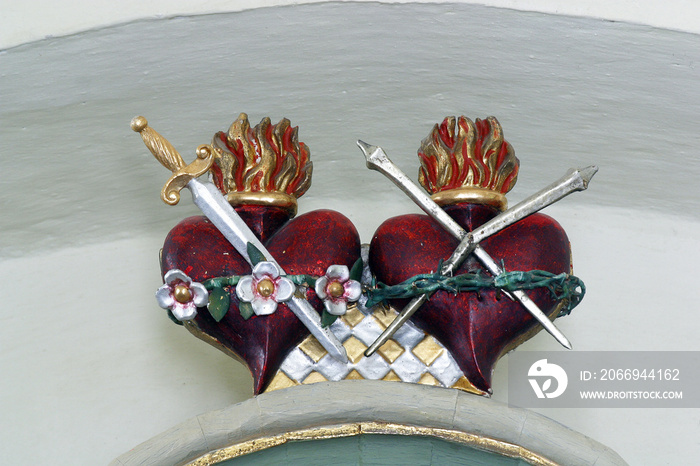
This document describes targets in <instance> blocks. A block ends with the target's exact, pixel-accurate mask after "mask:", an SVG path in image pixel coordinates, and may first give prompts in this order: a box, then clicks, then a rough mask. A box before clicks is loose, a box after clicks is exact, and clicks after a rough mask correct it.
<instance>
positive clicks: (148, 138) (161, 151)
mask: <svg viewBox="0 0 700 466" xmlns="http://www.w3.org/2000/svg"><path fill="white" fill-rule="evenodd" d="M131 128H132V129H133V130H134V131H136V132H137V133H139V134H141V138H142V139H143V142H144V143H145V144H146V147H147V148H148V149H149V151H150V152H151V153H152V154H153V155H154V156H155V158H156V159H157V160H158V161H159V162H160V163H161V164H162V165H163V166H165V167H166V168H168V169H169V170H171V171H172V172H173V175H172V177H171V178H170V180H168V182H167V183H166V184H165V186H164V187H163V190H162V192H161V198H162V199H163V201H165V202H166V203H167V204H170V205H175V204H177V203H178V201H179V199H180V195H179V192H180V190H182V189H183V188H185V187H186V188H188V189H189V190H190V192H191V193H192V200H193V202H194V204H195V205H196V206H197V207H199V209H200V210H201V211H202V213H203V214H204V215H205V216H206V217H207V218H208V219H209V220H210V221H211V222H212V223H213V224H214V226H216V228H217V229H218V230H219V231H220V232H221V234H222V235H223V236H224V237H225V238H226V239H227V240H228V241H229V242H230V243H231V245H232V246H233V247H234V248H235V249H236V251H238V253H239V254H240V255H241V256H242V257H243V258H244V259H245V260H246V261H247V262H248V263H249V264H251V266H252V265H253V263H252V260H251V258H250V256H249V255H248V243H251V244H253V245H254V246H255V247H256V248H257V249H258V250H259V251H260V252H261V253H262V254H263V255H264V256H265V257H266V258H267V260H268V261H270V262H274V263H275V264H276V265H277V266H278V267H279V268H280V271H281V273H282V274H284V270H282V267H280V265H279V264H278V263H277V261H275V259H274V258H273V257H272V255H271V254H270V252H269V251H268V250H267V248H265V246H264V245H263V244H262V243H261V242H260V240H258V238H257V237H256V236H255V234H254V233H253V232H252V231H251V230H250V228H249V227H248V225H246V223H245V222H244V221H243V219H241V217H240V216H239V215H238V213H237V212H236V211H235V210H234V209H233V207H231V204H229V202H228V201H227V200H226V198H224V196H223V195H222V194H221V192H220V191H219V189H218V188H217V187H216V186H214V185H213V184H212V183H210V182H201V181H199V180H197V177H198V176H200V175H202V174H204V173H205V172H206V171H207V170H208V169H209V168H210V167H211V164H212V162H213V149H212V147H211V146H209V145H206V144H205V145H202V146H200V147H199V148H198V149H197V159H195V160H194V161H193V162H192V163H191V164H189V165H186V164H185V162H184V160H183V159H182V156H181V155H180V154H179V153H178V151H177V150H176V149H175V148H174V147H173V146H172V145H171V144H170V143H169V142H168V141H167V140H166V139H165V138H164V137H163V136H161V135H160V134H158V133H157V132H156V131H155V130H154V129H152V128H150V127H149V126H148V121H147V120H146V119H145V118H144V117H135V118H134V119H133V120H132V121H131ZM357 144H358V146H359V147H360V149H361V150H362V152H363V153H364V155H365V158H366V159H367V167H368V168H370V169H373V170H377V171H379V172H381V173H382V174H384V175H385V176H387V177H388V178H389V179H390V180H391V181H393V182H394V183H395V184H396V185H397V186H398V187H399V188H401V190H403V191H404V192H405V193H406V194H408V196H409V197H410V198H411V199H412V200H413V201H414V202H415V203H416V204H418V206H419V207H420V208H421V209H423V210H424V211H425V212H426V213H427V214H428V215H430V216H431V217H432V218H433V219H435V220H436V221H437V222H438V223H439V224H440V225H441V226H442V227H443V228H445V230H447V231H448V232H449V233H451V234H452V235H453V236H455V237H456V238H458V239H460V240H461V242H460V244H459V246H457V249H455V251H454V252H453V253H452V256H450V258H449V259H448V260H447V261H446V262H444V263H443V265H442V268H441V269H440V273H441V274H442V275H448V274H451V273H452V272H453V271H454V270H455V269H457V268H458V267H459V266H460V264H461V263H462V262H463V261H464V259H466V258H467V257H468V256H469V255H470V254H472V253H473V254H474V255H475V256H476V257H477V259H479V260H480V261H481V262H482V263H483V264H484V266H485V267H486V268H487V269H488V270H489V271H490V272H491V273H492V274H494V275H500V274H502V273H503V270H502V269H501V267H500V266H499V265H498V264H497V263H496V261H495V260H494V259H493V258H492V257H491V256H490V255H489V254H488V253H487V252H486V251H485V250H484V249H483V248H482V247H481V246H480V245H479V242H481V241H482V240H484V239H485V238H488V237H489V236H491V235H492V234H494V233H496V232H498V231H500V230H502V229H504V228H505V227H507V226H509V225H511V224H513V223H515V222H517V221H518V220H521V219H523V218H525V217H527V216H528V215H530V214H533V213H535V212H537V211H539V210H540V209H543V208H544V207H546V206H548V205H550V204H553V203H554V202H556V201H558V200H560V199H562V198H563V197H565V196H567V195H569V194H571V193H572V192H574V191H583V190H584V189H586V188H587V187H588V182H589V181H590V180H591V178H592V177H593V175H595V173H596V172H597V171H598V167H595V166H590V167H586V168H583V169H580V170H571V171H570V172H569V173H567V174H566V175H565V176H564V177H563V178H561V179H560V180H558V181H556V182H554V183H553V184H551V185H550V186H548V187H546V188H544V189H543V190H541V191H539V192H537V193H536V194H534V195H532V196H530V197H529V198H527V199H525V200H524V201H522V202H520V203H518V204H517V205H515V206H513V207H512V208H510V209H508V210H506V211H505V212H502V213H501V214H500V215H498V216H496V217H495V218H493V219H491V220H490V221H488V222H487V223H485V224H484V225H482V226H481V227H479V228H477V229H475V230H474V231H472V232H467V231H465V230H464V229H463V228H462V227H461V226H459V225H458V224H457V222H455V221H454V220H453V219H452V218H451V217H450V216H449V215H447V213H446V212H445V211H443V210H442V209H441V208H440V206H438V205H437V204H436V203H435V202H434V201H433V200H432V199H430V197H429V196H428V195H427V194H425V193H424V192H423V191H421V190H420V188H418V186H416V185H415V184H414V183H413V182H412V181H411V180H410V179H409V178H408V177H407V176H406V175H405V174H404V173H403V172H402V171H401V170H399V168H398V167H397V166H396V165H394V164H393V162H392V161H391V160H389V157H387V155H386V153H384V150H383V149H382V148H381V147H377V146H371V145H369V144H367V143H365V142H362V141H357ZM504 293H505V294H506V295H507V296H508V297H510V298H511V299H515V300H518V301H519V302H520V303H522V305H523V306H524V307H525V308H526V309H527V310H528V312H530V313H531V314H532V315H533V317H535V319H537V320H538V321H539V322H540V323H541V324H542V326H543V327H544V328H545V329H546V330H547V331H548V332H549V333H550V334H552V335H553V336H554V337H555V338H556V339H557V341H559V342H560V343H561V344H562V345H564V346H565V347H566V348H568V349H571V343H570V342H569V340H568V339H567V338H566V337H565V336H564V334H563V333H561V331H560V330H559V329H558V328H557V327H556V326H555V325H554V324H553V323H552V322H551V321H550V320H549V318H547V316H546V315H545V314H544V312H542V310H540V309H539V307H538V306H537V304H535V303H534V302H533V301H532V300H531V299H530V298H529V297H528V296H527V294H525V292H523V291H522V290H518V291H514V292H512V293H508V292H506V291H504ZM429 297H430V296H429V294H424V295H421V296H419V297H417V298H414V299H413V300H412V301H411V302H410V303H409V304H408V305H407V306H406V307H405V308H404V309H403V310H402V311H401V313H400V314H399V315H398V316H397V317H396V319H394V321H393V322H392V323H391V324H390V325H389V326H388V327H387V328H386V330H385V331H384V333H382V334H381V335H380V336H379V337H378V338H377V339H376V340H375V342H374V343H372V345H371V346H370V347H369V348H367V350H366V351H365V356H367V357H369V356H371V355H372V354H374V352H375V351H376V350H377V349H378V348H379V347H380V346H382V345H383V344H384V343H386V341H387V340H388V339H389V338H391V337H392V336H393V335H394V333H396V331H397V330H398V329H399V328H400V327H401V326H402V325H403V324H404V323H405V322H406V321H407V320H408V319H409V318H410V317H411V315H413V314H414V313H415V312H416V311H417V310H418V309H419V308H420V306H421V305H422V304H423V303H425V302H426V301H427V300H428V298H429ZM286 304H287V307H288V308H289V309H290V310H291V311H292V312H293V313H294V314H295V315H296V316H297V318H299V320H300V321H301V322H302V323H303V324H304V325H305V326H306V328H308V329H309V331H310V332H311V334H312V335H313V336H314V337H316V339H317V340H318V341H319V343H321V345H322V346H323V347H324V348H325V349H326V351H328V354H330V355H331V356H332V357H334V358H335V359H337V360H339V361H341V362H343V363H347V361H348V357H347V352H346V351H345V348H344V347H343V345H342V343H341V342H340V341H339V340H338V338H337V337H336V336H335V335H334V334H333V333H332V332H331V331H330V329H329V328H324V327H323V326H322V325H321V318H320V316H319V315H318V313H317V312H316V311H315V310H314V309H313V307H312V306H311V305H310V304H309V302H308V301H307V300H306V299H304V296H303V294H302V293H295V294H294V296H293V297H292V298H291V299H290V300H289V301H287V302H286Z"/></svg>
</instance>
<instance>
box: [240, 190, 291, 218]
mask: <svg viewBox="0 0 700 466" xmlns="http://www.w3.org/2000/svg"><path fill="white" fill-rule="evenodd" d="M226 199H227V200H228V202H229V203H230V204H231V205H232V206H237V205H269V206H277V207H283V208H285V209H287V210H289V211H290V212H291V213H292V214H294V215H296V213H297V200H296V198H295V197H294V196H291V195H289V194H287V193H273V192H269V193H265V192H243V191H241V192H239V191H231V192H229V193H228V194H227V195H226Z"/></svg>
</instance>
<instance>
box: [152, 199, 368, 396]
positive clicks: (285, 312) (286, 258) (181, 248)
mask: <svg viewBox="0 0 700 466" xmlns="http://www.w3.org/2000/svg"><path fill="white" fill-rule="evenodd" d="M235 209H236V211H237V212H238V213H239V215H240V216H241V217H242V218H243V219H244V221H245V222H246V223H247V224H248V226H250V228H251V229H252V230H253V232H254V233H255V234H256V236H257V237H258V238H259V239H260V240H261V241H262V242H263V244H264V245H265V247H266V248H267V249H268V250H269V252H270V254H271V255H272V256H273V257H274V258H275V260H276V261H277V262H278V263H279V264H280V266H281V267H282V268H283V269H284V270H285V272H286V273H287V274H307V275H314V276H320V275H324V274H325V273H326V269H327V268H328V267H329V266H330V265H333V264H340V265H346V266H347V267H349V268H350V267H352V265H353V264H354V263H355V261H356V260H357V259H358V258H359V257H360V239H359V235H358V233H357V230H356V229H355V226H354V225H353V224H352V222H350V220H348V219H347V218H346V217H344V216H343V215H341V214H339V213H338V212H334V211H331V210H317V211H313V212H309V213H306V214H304V215H300V216H299V217H297V218H294V219H292V220H289V214H288V213H287V211H286V210H284V209H282V208H279V207H269V206H255V205H248V206H237V207H236V208H235ZM161 269H162V272H163V274H165V272H167V271H168V270H171V269H180V270H182V271H183V272H185V273H186V274H187V275H188V276H189V277H190V278H192V280H194V281H196V282H202V281H204V280H207V279H209V278H214V277H222V276H229V275H249V274H250V273H251V267H250V265H248V263H247V262H246V261H245V259H243V257H242V256H241V255H240V254H238V252H237V251H236V250H235V249H234V248H233V246H232V245H231V244H230V243H229V242H228V241H227V240H226V239H225V238H224V236H223V235H222V234H221V233H220V232H219V231H218V230H217V229H216V227H215V226H214V225H213V224H212V223H211V222H210V221H209V220H208V219H206V218H205V217H201V216H198V217H190V218H187V219H185V220H183V221H182V222H180V223H179V224H178V225H177V226H175V228H173V229H172V230H171V231H170V233H169V235H168V237H167V238H166V240H165V244H164V246H163V252H162V258H161ZM229 294H230V296H231V304H230V308H229V311H228V312H227V313H226V315H225V316H224V318H223V319H222V320H221V321H220V322H216V320H214V318H213V317H212V316H211V315H210V314H209V312H207V310H206V309H204V308H202V309H199V312H198V313H197V316H196V317H195V319H194V325H196V327H198V329H199V332H202V334H199V335H198V336H199V337H200V338H202V339H203V340H205V341H207V342H208V343H210V344H212V345H214V346H216V347H218V348H219V349H221V350H222V351H224V352H226V353H227V354H229V355H231V356H234V357H236V358H237V359H240V360H242V362H244V363H245V364H246V365H247V366H248V368H249V369H250V371H251V373H252V374H253V381H254V392H255V394H258V393H261V392H262V391H263V390H264V389H265V387H266V386H267V384H268V383H269V382H270V380H271V379H272V377H273V376H274V374H275V372H276V371H277V370H278V369H279V366H280V364H281V363H282V361H283V360H284V358H285V356H286V355H287V354H288V353H289V351H291V350H292V349H293V348H294V347H295V346H296V345H297V344H299V343H300V342H301V341H302V340H303V339H304V338H305V337H306V336H307V335H308V334H309V331H308V330H307V328H306V327H305V326H304V325H303V324H302V323H301V322H300V321H299V319H298V318H297V317H296V316H295V315H294V314H293V313H292V312H291V311H290V310H289V308H288V307H287V306H286V305H284V304H280V305H279V306H278V307H277V310H276V311H275V313H274V314H271V315H267V316H252V317H250V318H249V319H248V320H245V319H243V317H242V316H241V314H240V312H239V310H238V298H237V296H236V293H235V290H234V289H231V290H230V293H229ZM307 299H308V300H309V302H310V303H311V305H312V306H313V307H314V308H315V309H316V310H318V311H320V310H322V309H323V306H322V303H321V301H320V300H319V299H318V298H317V297H316V295H315V292H314V291H312V290H308V291H307ZM199 332H197V333H199Z"/></svg>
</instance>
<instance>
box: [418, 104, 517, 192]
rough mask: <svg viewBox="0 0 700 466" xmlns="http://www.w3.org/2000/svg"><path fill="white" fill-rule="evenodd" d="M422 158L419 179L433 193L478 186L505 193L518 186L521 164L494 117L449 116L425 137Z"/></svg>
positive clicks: (420, 150) (420, 155) (421, 148)
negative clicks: (473, 118)
mask: <svg viewBox="0 0 700 466" xmlns="http://www.w3.org/2000/svg"><path fill="white" fill-rule="evenodd" d="M418 157H419V158H420V162H421V168H420V170H419V172H418V176H419V181H420V183H421V185H422V186H423V187H424V188H425V189H426V191H428V192H429V193H431V194H435V193H438V192H441V191H448V190H460V189H463V188H478V189H480V190H487V191H493V192H495V193H498V195H503V194H505V193H507V192H508V191H510V190H511V189H512V188H513V186H514V185H515V182H516V180H517V178H518V169H519V166H520V162H519V160H518V159H517V157H515V151H514V150H513V146H511V145H510V144H509V143H508V142H507V141H506V140H505V139H503V130H502V129H501V125H500V123H498V120H496V118H494V117H488V118H486V119H485V120H481V119H478V118H477V120H476V122H472V121H471V120H470V119H469V118H467V117H465V116H460V117H459V118H456V117H453V116H451V117H447V118H445V119H444V120H443V122H442V123H441V124H439V125H437V124H436V125H435V126H434V127H433V130H432V131H431V133H430V134H429V135H428V137H426V138H425V139H423V141H422V142H421V147H420V149H418ZM504 199H505V198H504Z"/></svg>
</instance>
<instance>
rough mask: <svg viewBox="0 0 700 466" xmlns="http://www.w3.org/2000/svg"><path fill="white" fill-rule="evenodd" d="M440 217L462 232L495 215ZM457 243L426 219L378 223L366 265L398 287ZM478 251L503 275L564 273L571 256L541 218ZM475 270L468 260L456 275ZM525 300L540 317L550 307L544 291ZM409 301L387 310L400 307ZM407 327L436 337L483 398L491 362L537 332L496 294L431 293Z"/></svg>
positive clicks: (463, 211)
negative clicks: (411, 325) (499, 264)
mask: <svg viewBox="0 0 700 466" xmlns="http://www.w3.org/2000/svg"><path fill="white" fill-rule="evenodd" d="M445 211H446V212H447V213H448V214H449V215H450V216H451V217H452V218H453V219H454V220H456V221H457V223H459V224H460V225H461V226H462V227H463V228H465V229H466V230H468V231H471V230H472V229H474V228H476V227H478V226H479V225H481V224H483V223H485V222H486V221H488V220H489V219H491V218H493V217H494V216H495V215H497V213H498V211H497V210H495V209H494V208H492V207H488V206H484V205H476V204H458V205H453V206H449V207H445ZM458 244H459V242H458V241H457V240H456V239H455V238H454V237H452V236H451V235H450V234H449V233H447V232H446V231H445V230H444V229H443V228H442V227H441V226H440V225H439V224H438V223H437V222H435V221H434V220H433V219H431V218H430V217H428V216H426V215H417V214H415V215H402V216H399V217H394V218H391V219H389V220H387V221H385V222H384V223H383V224H382V225H381V226H380V227H379V228H378V229H377V231H376V233H375V235H374V238H373V239H372V243H371V245H370V266H371V268H372V271H373V273H374V274H375V276H376V278H377V280H378V281H380V282H383V283H386V284H388V285H395V284H399V283H401V282H403V281H405V280H407V279H409V278H411V277H412V276H414V275H417V274H422V273H429V272H434V271H436V270H437V268H438V264H439V261H440V260H446V259H447V258H448V257H449V256H450V255H451V254H452V252H453V251H454V249H455V248H456V247H457V245H458ZM481 245H482V246H483V248H484V249H485V250H486V251H487V252H488V253H489V254H490V255H491V256H492V257H493V258H494V259H495V260H496V261H501V260H503V263H504V265H505V269H506V270H508V271H529V270H545V271H548V272H552V273H555V274H559V273H570V271H571V251H570V247H569V240H568V238H567V236H566V233H565V232H564V230H563V229H562V227H561V226H560V225H559V224H558V223H557V222H556V221H555V220H553V219H552V218H550V217H548V216H546V215H543V214H534V215H531V216H529V217H527V218H525V219H523V220H521V221H519V222H517V223H515V224H513V225H511V226H510V227H508V228H506V229H504V230H502V231H501V232H499V233H497V234H495V235H493V236H491V237H489V238H487V239H486V240H484V241H482V242H481ZM476 271H482V273H485V274H489V272H487V271H486V270H485V269H484V268H483V267H482V266H481V264H480V263H479V262H478V261H477V260H476V258H474V257H473V256H471V257H469V258H468V259H467V260H466V261H465V262H464V263H463V264H462V266H461V267H460V268H459V270H458V271H456V272H455V275H456V274H462V273H467V272H472V273H473V272H476ZM528 295H529V296H530V297H531V298H532V299H533V301H535V303H537V305H538V306H539V307H540V309H542V310H543V311H544V312H545V313H546V314H547V315H549V316H550V317H551V315H552V314H553V313H555V312H556V310H557V301H556V300H555V299H554V298H553V297H552V296H551V294H550V292H549V291H548V290H546V289H542V288H539V289H535V290H531V291H528ZM407 302H408V300H396V301H395V302H393V303H392V304H393V305H394V306H396V307H398V308H399V309H400V308H403V306H405V305H406V304H407ZM412 321H413V322H415V323H416V325H418V326H419V327H421V328H422V329H424V330H425V331H426V332H427V333H429V334H432V335H433V336H435V337H436V338H437V339H438V340H439V341H440V342H441V343H442V344H443V345H444V346H445V347H446V348H447V349H448V350H449V351H450V352H451V353H452V356H453V357H454V358H455V360H456V361H457V363H458V364H459V366H460V368H461V369H462V371H463V372H464V374H465V376H466V377H467V378H468V379H469V380H470V381H471V383H472V384H474V385H475V386H476V387H477V388H478V389H480V390H483V391H484V392H490V389H491V373H492V371H493V368H494V366H495V364H496V362H497V361H498V359H499V358H500V357H501V356H502V355H503V354H505V352H507V351H509V350H510V349H512V348H514V347H515V346H517V345H518V344H520V343H522V342H523V341H525V340H526V339H528V338H531V337H532V336H533V335H534V332H535V331H536V330H538V329H541V326H540V325H539V323H537V321H536V320H535V319H534V318H533V317H532V316H531V315H530V314H529V313H528V312H527V311H526V310H525V308H523V307H522V305H521V304H520V303H518V302H514V301H510V300H509V298H507V297H506V296H504V295H503V294H502V293H500V292H497V291H496V290H484V291H481V292H480V293H476V292H461V293H459V294H457V295H454V294H451V293H448V292H446V291H438V292H436V293H435V294H434V295H433V296H432V297H431V298H430V301H428V302H427V303H425V304H423V306H422V307H421V308H420V309H419V310H418V312H416V313H415V314H414V315H413V317H412Z"/></svg>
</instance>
